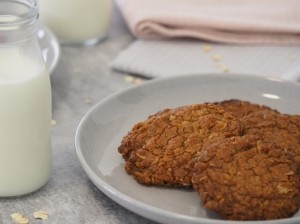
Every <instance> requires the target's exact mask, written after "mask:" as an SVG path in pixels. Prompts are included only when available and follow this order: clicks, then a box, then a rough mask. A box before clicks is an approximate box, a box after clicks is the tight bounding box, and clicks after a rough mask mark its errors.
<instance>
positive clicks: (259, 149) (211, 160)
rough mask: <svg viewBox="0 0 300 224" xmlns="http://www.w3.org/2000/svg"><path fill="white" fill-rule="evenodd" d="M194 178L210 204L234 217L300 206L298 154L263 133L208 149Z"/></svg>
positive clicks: (274, 214) (286, 212)
mask: <svg viewBox="0 0 300 224" xmlns="http://www.w3.org/2000/svg"><path fill="white" fill-rule="evenodd" d="M192 183H193V187H194V189H195V190H196V191H197V192H198V193H199V196H200V198H201V201H202V203H203V205H204V207H205V208H207V209H210V210H212V211H215V212H217V213H218V214H220V215H221V216H222V217H224V218H226V219H230V220H265V219H279V218H285V217H289V216H292V215H293V214H294V213H296V212H297V211H298V209H299V206H300V193H299V189H300V182H299V176H298V175H297V166H296V164H295V163H294V161H293V158H292V157H289V156H288V155H287V154H285V153H284V151H283V149H282V148H281V146H280V145H277V144H274V143H267V142H265V141H264V140H263V139H261V138H260V136H253V135H248V134H247V135H244V136H234V137H231V138H227V139H224V140H221V141H218V142H216V143H214V144H211V145H210V146H209V147H207V148H203V149H202V152H201V155H200V156H199V157H198V159H197V162H196V165H195V166H194V171H193V178H192Z"/></svg>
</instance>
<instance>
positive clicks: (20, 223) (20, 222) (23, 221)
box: [10, 212, 29, 224]
mask: <svg viewBox="0 0 300 224" xmlns="http://www.w3.org/2000/svg"><path fill="white" fill-rule="evenodd" d="M10 217H11V218H12V220H13V221H14V223H16V224H28V223H29V219H28V218H26V217H25V216H23V215H22V214H21V213H18V212H14V213H13V214H11V215H10Z"/></svg>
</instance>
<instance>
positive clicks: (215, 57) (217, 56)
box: [213, 54, 222, 62]
mask: <svg viewBox="0 0 300 224" xmlns="http://www.w3.org/2000/svg"><path fill="white" fill-rule="evenodd" d="M213 60H214V61H216V62H218V61H221V60H222V57H221V55H219V54H216V55H214V56H213Z"/></svg>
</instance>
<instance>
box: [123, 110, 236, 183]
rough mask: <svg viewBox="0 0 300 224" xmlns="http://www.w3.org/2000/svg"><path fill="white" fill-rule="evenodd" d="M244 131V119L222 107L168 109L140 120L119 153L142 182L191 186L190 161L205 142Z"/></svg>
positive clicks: (128, 168) (125, 138) (126, 167)
mask: <svg viewBox="0 0 300 224" xmlns="http://www.w3.org/2000/svg"><path fill="white" fill-rule="evenodd" d="M240 133H241V128H240V122H239V121H238V120H237V118H235V117H234V116H233V115H232V114H230V113H226V112H224V110H223V108H222V107H221V106H217V105H212V104H198V105H191V106H185V107H179V108H176V109H167V110H164V111H163V112H161V113H158V114H156V115H153V116H150V117H149V118H148V119H147V120H146V121H144V122H140V123H138V124H137V125H135V126H134V127H133V129H132V130H131V131H130V132H129V133H128V135H126V136H125V137H124V138H123V140H122V143H121V145H120V147H119V152H120V153H121V154H122V155H123V157H124V158H125V160H126V165H125V169H126V171H127V172H128V173H129V174H132V175H133V176H134V178H135V179H136V180H137V181H138V182H139V183H142V184H146V185H159V186H170V187H171V186H174V187H190V186H191V176H192V167H191V164H190V161H191V160H192V159H193V158H194V157H196V156H198V155H199V153H200V151H201V148H202V145H203V143H204V142H205V141H211V140H212V139H219V138H226V137H230V136H234V135H239V134H240Z"/></svg>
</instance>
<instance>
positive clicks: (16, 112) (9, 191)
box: [0, 0, 52, 197]
mask: <svg viewBox="0 0 300 224" xmlns="http://www.w3.org/2000/svg"><path fill="white" fill-rule="evenodd" d="M37 19H38V7H37V3H36V1H35V0H14V1H11V0H0V197H9V196H19V195H23V194H27V193H30V192H33V191H35V190H37V189H38V188H40V187H41V186H43V185H44V184H45V183H46V182H47V180H48V179H49V176H50V173H51V169H52V153H51V86H50V77H49V74H48V72H47V70H46V67H45V62H44V60H43V57H42V54H41V50H40V47H39V45H38V41H37V38H36V32H37V28H38V24H37Z"/></svg>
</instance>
